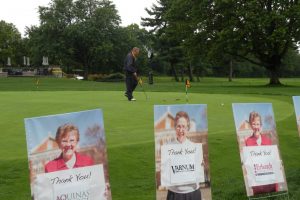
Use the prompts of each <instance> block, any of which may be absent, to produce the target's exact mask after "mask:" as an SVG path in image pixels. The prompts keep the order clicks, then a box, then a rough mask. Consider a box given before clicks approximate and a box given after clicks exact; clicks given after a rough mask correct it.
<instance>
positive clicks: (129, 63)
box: [124, 52, 137, 75]
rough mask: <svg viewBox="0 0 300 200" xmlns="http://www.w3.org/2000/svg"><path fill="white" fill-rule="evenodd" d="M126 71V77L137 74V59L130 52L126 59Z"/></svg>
mask: <svg viewBox="0 0 300 200" xmlns="http://www.w3.org/2000/svg"><path fill="white" fill-rule="evenodd" d="M124 70H125V73H126V75H132V74H133V73H134V72H137V67H136V64H135V58H134V56H133V55H132V53H131V52H129V53H128V54H127V56H126V58H125V61H124Z"/></svg>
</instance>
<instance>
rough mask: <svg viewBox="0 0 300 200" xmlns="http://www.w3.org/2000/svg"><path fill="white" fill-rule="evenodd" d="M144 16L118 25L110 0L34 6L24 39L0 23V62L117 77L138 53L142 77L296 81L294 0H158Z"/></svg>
mask: <svg viewBox="0 0 300 200" xmlns="http://www.w3.org/2000/svg"><path fill="white" fill-rule="evenodd" d="M146 11H147V13H148V15H149V17H144V18H142V26H143V27H142V28H141V27H139V26H138V25H137V24H132V25H129V26H127V27H122V26H120V24H121V20H120V16H119V15H118V11H117V9H116V7H115V5H114V4H113V2H112V1H110V0H77V1H74V0H52V1H51V2H50V3H49V5H48V6H40V7H39V11H38V12H39V18H40V25H39V26H31V27H27V28H26V31H25V37H24V38H22V37H21V34H20V33H19V31H18V30H17V29H16V27H15V26H14V25H13V24H10V23H6V22H5V21H0V64H1V65H2V67H4V66H5V65H6V62H7V57H10V58H11V62H12V65H13V66H23V65H24V63H23V57H24V56H28V57H29V58H30V60H31V63H30V66H31V67H39V66H41V63H42V57H43V56H47V57H48V58H49V62H50V63H51V64H54V65H59V66H61V67H62V68H63V69H64V71H66V72H70V71H72V70H73V69H82V70H84V74H85V76H86V77H87V76H88V74H97V73H102V74H109V73H115V72H123V59H124V57H125V55H126V54H127V53H128V52H129V51H130V49H131V48H132V47H134V46H137V47H140V49H141V51H142V52H141V56H140V57H139V59H138V62H139V67H140V72H141V73H144V74H146V73H148V72H149V71H153V72H154V73H158V74H168V75H173V76H174V79H175V80H176V81H180V80H183V79H184V76H186V75H187V76H188V77H189V79H190V80H191V81H193V80H195V78H194V77H196V78H197V79H198V80H199V77H201V76H228V78H229V80H232V78H233V77H249V76H250V77H252V76H254V77H261V76H268V77H269V78H270V84H280V79H279V78H280V77H283V76H295V75H300V66H299V65H300V56H299V52H298V51H297V48H298V46H297V45H299V41H300V29H299V27H300V3H299V1H298V0H289V1H286V0H276V1H274V0H264V1H257V0H235V1H232V0H230V1H223V0H222V1H214V0H211V1H195V0H157V2H156V3H155V4H153V5H152V6H151V7H150V8H146Z"/></svg>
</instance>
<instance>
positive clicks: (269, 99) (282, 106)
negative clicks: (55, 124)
mask: <svg viewBox="0 0 300 200" xmlns="http://www.w3.org/2000/svg"><path fill="white" fill-rule="evenodd" d="M266 82H267V81H266V79H245V80H237V81H234V82H233V83H229V82H227V81H226V79H213V78H212V79H207V80H204V81H203V82H197V83H192V88H191V89H190V91H191V93H189V95H188V97H189V102H188V103H189V104H207V112H208V114H207V115H208V143H209V160H210V170H211V172H210V175H211V183H212V195H213V199H220V200H223V199H228V200H231V199H237V200H240V199H247V196H246V191H245V187H244V180H243V176H242V170H241V166H240V158H239V152H238V145H237V140H236V132H235V127H234V121H233V114H232V105H231V104H232V103H246V102H249V103H272V104H273V111H274V114H275V121H276V126H277V132H278V136H279V148H280V150H281V156H282V159H283V163H284V167H285V172H286V176H287V183H288V188H289V197H290V199H295V200H296V199H300V189H299V186H300V162H299V156H300V142H299V136H298V132H297V127H296V117H295V114H294V107H293V102H292V96H299V95H300V79H284V80H283V81H282V82H283V83H286V85H287V86H283V87H274V88H269V87H268V86H264V84H265V83H266ZM20 84H21V85H20ZM123 89H124V84H123V83H99V82H88V81H74V80H66V79H43V80H42V81H41V84H40V85H39V86H36V85H35V84H34V79H30V78H27V79H26V78H25V79H22V78H21V79H0V113H1V116H0V127H1V134H0V146H1V148H0V170H1V172H2V173H1V174H0V200H29V199H31V198H30V187H29V174H28V173H29V170H28V162H27V148H26V138H25V128H24V118H30V117H37V116H44V115H52V114H61V113H67V112H77V111H82V110H90V109H97V108H100V109H102V111H103V115H104V128H105V134H106V142H107V148H108V165H109V174H110V184H111V191H112V197H113V199H114V200H154V199H155V165H154V130H153V125H154V121H153V106H154V105H168V104H185V103H187V102H186V99H185V98H186V97H185V89H184V83H182V82H180V83H175V82H171V81H170V80H169V79H167V78H165V79H157V80H155V84H154V85H148V84H145V89H146V92H147V95H148V97H149V99H148V100H146V97H145V95H144V94H143V92H142V90H141V88H138V90H137V92H135V93H134V96H135V98H136V99H137V101H136V102H129V101H127V100H126V98H125V97H124V96H123V95H124V91H123ZM278 199H280V198H278Z"/></svg>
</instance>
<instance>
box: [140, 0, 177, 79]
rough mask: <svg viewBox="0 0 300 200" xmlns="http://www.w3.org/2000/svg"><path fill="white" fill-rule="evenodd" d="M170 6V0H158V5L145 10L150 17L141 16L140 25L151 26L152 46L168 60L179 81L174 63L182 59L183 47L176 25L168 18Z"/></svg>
mask: <svg viewBox="0 0 300 200" xmlns="http://www.w3.org/2000/svg"><path fill="white" fill-rule="evenodd" d="M171 6H172V0H159V1H158V5H153V6H152V8H151V10H150V9H146V12H147V13H148V14H149V15H150V16H152V18H142V21H143V22H142V25H143V26H149V27H152V28H153V29H152V31H151V32H152V33H154V34H155V37H156V41H157V44H156V45H155V46H156V47H154V48H155V49H156V50H157V51H158V52H159V55H160V57H162V58H163V59H164V60H166V61H168V62H169V63H170V66H171V70H172V73H173V75H174V78H175V80H176V81H179V78H178V74H177V70H176V65H177V64H178V63H180V62H181V61H182V57H183V49H182V47H181V42H182V40H181V38H179V37H177V36H178V35H177V34H176V32H175V30H176V29H175V28H174V27H176V26H177V25H176V24H175V23H172V21H170V20H169V19H168V11H169V9H170V8H171Z"/></svg>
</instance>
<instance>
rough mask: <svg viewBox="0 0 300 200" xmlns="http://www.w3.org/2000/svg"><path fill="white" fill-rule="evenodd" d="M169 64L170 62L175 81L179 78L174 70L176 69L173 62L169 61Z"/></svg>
mask: <svg viewBox="0 0 300 200" xmlns="http://www.w3.org/2000/svg"><path fill="white" fill-rule="evenodd" d="M170 64H171V69H172V73H173V76H174V78H175V81H176V82H178V81H179V79H178V75H177V72H176V69H175V64H174V63H173V62H171V63H170Z"/></svg>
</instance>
